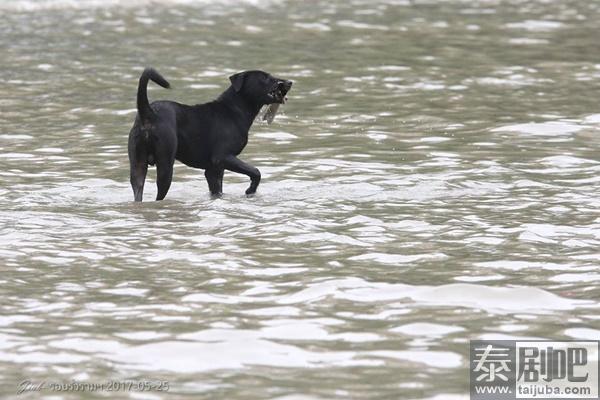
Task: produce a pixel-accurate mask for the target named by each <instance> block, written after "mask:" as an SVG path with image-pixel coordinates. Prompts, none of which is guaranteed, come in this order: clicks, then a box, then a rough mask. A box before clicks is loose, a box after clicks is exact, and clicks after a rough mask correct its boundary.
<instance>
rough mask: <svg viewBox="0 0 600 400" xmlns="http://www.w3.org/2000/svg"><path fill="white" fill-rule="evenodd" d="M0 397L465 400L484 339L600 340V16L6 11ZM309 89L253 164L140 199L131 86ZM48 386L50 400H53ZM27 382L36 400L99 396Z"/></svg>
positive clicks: (18, 6) (197, 98)
mask: <svg viewBox="0 0 600 400" xmlns="http://www.w3.org/2000/svg"><path fill="white" fill-rule="evenodd" d="M0 17H1V18H0V47H1V49H2V57H1V58H0V70H1V71H2V74H1V75H2V76H0V93H1V96H0V110H1V113H0V179H1V180H0V182H1V183H0V195H1V196H0V257H1V258H0V260H1V265H2V272H3V273H2V276H0V283H1V286H0V287H1V288H0V299H1V303H0V382H1V383H2V385H0V393H2V396H4V397H7V398H12V397H16V395H15V392H16V388H17V385H18V383H19V382H21V381H22V380H24V379H29V380H32V381H34V382H39V381H43V380H45V381H48V382H71V381H81V382H93V383H101V382H104V381H107V380H127V379H131V380H139V381H142V380H149V379H152V380H166V381H169V383H170V390H169V393H168V395H167V394H164V393H160V392H156V391H154V392H150V393H148V392H129V393H126V392H121V393H119V394H118V396H117V397H118V398H132V399H134V398H143V399H162V398H170V399H171V398H173V399H178V398H182V399H183V398H195V399H198V398H205V399H215V398H224V399H249V398H256V399H286V400H292V399H294V400H297V399H334V398H335V399H339V398H352V399H354V398H369V399H377V398H381V399H383V398H386V399H387V398H402V399H436V400H440V399H451V400H455V399H463V398H467V393H468V373H467V372H468V371H467V362H468V359H467V355H468V340H470V339H482V338H483V339H492V338H542V339H556V340H560V339H599V338H600V321H599V319H600V318H599V316H598V308H599V303H598V301H599V298H600V290H599V288H598V283H599V282H600V271H599V269H598V259H600V253H599V252H598V248H599V245H600V215H599V214H598V209H599V207H600V196H599V194H600V190H599V189H600V160H599V158H598V154H599V152H598V147H599V145H600V139H598V138H599V132H600V103H599V93H600V84H599V82H600V58H599V57H600V42H599V41H598V40H597V26H598V21H599V20H600V3H597V2H583V1H574V0H573V1H565V0H560V1H558V0H557V1H531V0H527V1H525V0H523V1H521V0H513V1H500V0H491V1H490V0H486V1H484V0H481V1H403V0H376V1H359V0H354V1H329V2H292V1H289V2H286V1H283V2H275V1H258V0H257V1H233V0H232V1H221V2H205V1H193V0H189V1H169V2H167V1H165V2H162V3H161V4H158V3H156V2H146V1H142V0H139V1H131V2H124V1H116V0H114V1H103V2H99V1H93V0H85V1H78V2H72V1H66V0H65V1H61V0H42V1H26V0H9V1H3V2H2V3H1V4H0ZM149 65H151V66H154V67H155V68H157V69H158V70H159V71H160V72H161V73H162V74H163V75H164V76H165V77H166V78H167V79H168V80H169V81H170V82H171V84H172V86H173V89H172V90H170V91H167V90H164V89H161V88H157V87H155V86H154V87H153V86H152V85H150V87H151V89H150V92H149V95H150V97H151V99H172V100H176V101H179V102H182V103H189V104H194V103H200V102H204V101H208V100H210V99H212V98H214V97H216V96H217V95H218V94H219V93H220V91H222V90H223V89H224V88H225V87H226V86H227V84H228V81H227V77H228V76H229V75H230V74H232V73H234V72H236V71H239V70H243V69H254V68H260V69H264V70H267V71H269V72H272V73H273V74H275V75H277V76H282V77H285V78H288V79H292V80H294V81H295V83H294V87H293V89H292V92H291V93H290V95H289V98H290V100H289V103H288V104H286V105H285V106H284V107H282V108H281V109H280V110H281V114H279V115H278V116H277V117H276V119H275V122H274V123H273V124H272V125H270V126H268V125H266V124H264V123H259V122H257V123H256V124H255V125H254V127H253V128H252V131H251V136H250V141H249V145H248V147H247V148H246V150H245V151H244V153H243V154H242V159H244V160H246V161H248V162H250V163H252V164H253V165H255V166H257V167H258V168H259V169H260V170H261V171H262V175H263V181H262V183H261V185H260V187H259V190H258V193H257V195H256V196H255V197H252V198H246V197H245V196H244V194H243V192H244V190H245V188H246V186H247V185H248V182H247V178H246V177H243V176H238V175H235V174H232V173H227V174H226V176H225V182H224V190H225V195H224V197H223V198H222V199H219V200H211V199H210V197H209V193H208V187H207V184H206V182H205V180H204V177H203V173H202V171H198V170H193V169H190V168H188V167H185V166H182V165H177V166H176V169H175V179H174V183H173V185H172V187H171V190H170V192H169V194H168V196H167V200H165V201H163V202H158V203H157V202H152V201H150V200H151V199H152V198H153V197H154V196H155V194H156V189H155V186H154V177H155V172H154V171H153V170H152V171H151V173H150V174H149V180H148V182H147V184H146V193H145V200H148V202H144V203H142V204H135V203H133V202H132V198H133V195H132V192H131V189H130V187H129V182H128V180H129V172H128V160H127V148H126V147H127V134H128V132H129V129H130V127H131V124H132V121H133V119H134V116H135V91H136V86H137V79H138V77H139V74H140V73H141V71H142V69H143V67H144V66H149ZM52 396H54V397H52ZM108 396H115V394H114V393H113V394H111V393H108V392H103V393H100V392H97V393H90V392H87V393H73V392H71V393H58V394H57V393H52V392H49V391H43V392H41V393H30V394H28V395H22V396H19V398H48V399H50V398H53V399H56V398H61V399H62V398H64V399H76V398H77V399H79V398H86V399H87V398H90V399H91V398H103V397H108Z"/></svg>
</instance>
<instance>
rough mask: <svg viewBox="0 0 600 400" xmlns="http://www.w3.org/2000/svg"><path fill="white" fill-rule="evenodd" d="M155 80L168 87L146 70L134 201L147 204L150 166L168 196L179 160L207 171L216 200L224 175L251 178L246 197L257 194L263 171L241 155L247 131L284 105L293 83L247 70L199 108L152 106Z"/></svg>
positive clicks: (134, 144)
mask: <svg viewBox="0 0 600 400" xmlns="http://www.w3.org/2000/svg"><path fill="white" fill-rule="evenodd" d="M149 80H151V81H153V82H155V83H156V84H158V85H160V86H162V87H164V88H169V87H170V85H169V82H167V81H166V80H165V79H164V78H163V77H162V76H161V75H160V74H159V73H158V72H157V71H156V70H154V69H152V68H146V69H145V70H144V72H143V73H142V76H141V77H140V81H139V85H138V92H137V110H138V112H137V116H136V119H135V122H134V125H133V127H132V128H131V131H130V133H129V143H128V153H129V162H130V180H131V187H132V189H133V193H134V199H135V201H142V196H143V192H144V182H145V180H146V173H147V171H148V165H156V171H157V180H156V185H157V187H158V193H157V195H156V200H162V199H164V198H165V196H166V195H167V192H168V191H169V188H170V186H171V181H172V179H173V164H174V163H175V160H178V161H180V162H182V163H183V164H185V165H187V166H190V167H192V168H201V169H204V176H205V177H206V180H207V182H208V188H209V190H210V193H211V195H212V196H213V197H219V196H221V194H222V192H223V173H224V171H225V170H228V171H232V172H237V173H240V174H244V175H247V176H248V177H249V178H250V186H249V187H248V189H247V190H246V194H247V195H251V194H253V193H255V192H256V189H257V187H258V184H259V183H260V171H259V170H258V169H257V168H255V167H253V166H252V165H250V164H247V163H245V162H244V161H242V160H240V159H239V158H238V157H237V156H238V155H239V154H240V153H241V152H242V150H243V149H244V147H246V144H247V143H248V131H249V130H250V127H251V126H252V123H253V122H254V119H255V118H256V115H257V114H258V112H259V111H260V109H261V107H262V106H263V105H265V104H273V103H280V104H281V103H284V102H285V100H286V97H285V96H286V94H287V92H288V91H289V90H290V88H291V87H292V82H291V81H289V80H285V79H280V78H276V77H274V76H272V75H270V74H268V73H266V72H263V71H244V72H240V73H237V74H235V75H232V76H230V77H229V80H230V82H231V85H230V86H229V87H228V88H227V90H225V91H224V92H223V93H222V94H221V95H220V96H219V97H218V98H217V99H216V100H213V101H211V102H208V103H204V104H198V105H185V104H180V103H176V102H174V101H166V100H162V101H155V102H153V103H152V104H150V103H149V102H148V96H147V85H148V81H149Z"/></svg>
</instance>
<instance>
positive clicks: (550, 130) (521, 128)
mask: <svg viewBox="0 0 600 400" xmlns="http://www.w3.org/2000/svg"><path fill="white" fill-rule="evenodd" d="M583 128H584V127H582V126H580V125H577V124H574V123H570V122H562V121H550V122H538V123H536V122H532V123H527V124H516V125H506V126H500V127H498V128H494V129H491V132H516V133H526V134H529V135H539V136H559V135H569V134H572V133H575V132H579V131H580V130H582V129H583Z"/></svg>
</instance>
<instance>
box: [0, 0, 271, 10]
mask: <svg viewBox="0 0 600 400" xmlns="http://www.w3.org/2000/svg"><path fill="white" fill-rule="evenodd" d="M275 2H276V0H162V1H160V4H162V5H213V4H218V5H237V4H246V5H251V6H256V7H259V6H268V5H270V4H273V3H275ZM157 3H158V2H157V1H156V0H8V1H3V2H0V11H2V10H4V11H25V12H35V11H45V10H63V9H83V10H85V9H92V8H114V7H117V8H118V7H121V8H132V7H144V6H149V5H156V4H157Z"/></svg>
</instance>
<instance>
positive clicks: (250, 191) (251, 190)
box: [246, 186, 256, 197]
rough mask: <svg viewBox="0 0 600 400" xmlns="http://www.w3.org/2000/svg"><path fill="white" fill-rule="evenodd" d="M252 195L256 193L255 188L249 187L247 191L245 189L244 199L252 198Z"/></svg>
mask: <svg viewBox="0 0 600 400" xmlns="http://www.w3.org/2000/svg"><path fill="white" fill-rule="evenodd" d="M254 193H256V188H254V187H252V186H250V187H249V188H248V189H246V197H252V196H254Z"/></svg>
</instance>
